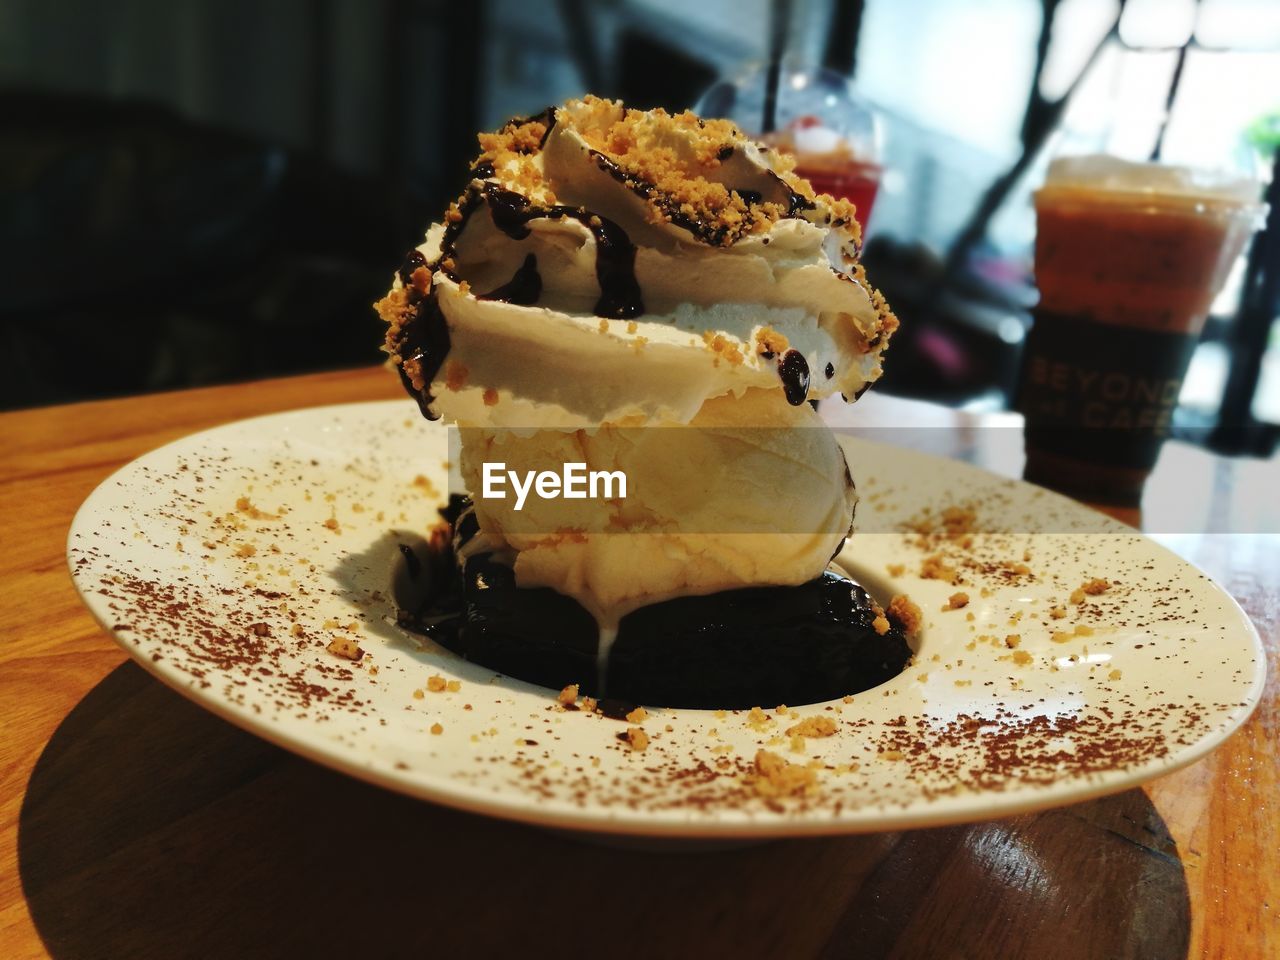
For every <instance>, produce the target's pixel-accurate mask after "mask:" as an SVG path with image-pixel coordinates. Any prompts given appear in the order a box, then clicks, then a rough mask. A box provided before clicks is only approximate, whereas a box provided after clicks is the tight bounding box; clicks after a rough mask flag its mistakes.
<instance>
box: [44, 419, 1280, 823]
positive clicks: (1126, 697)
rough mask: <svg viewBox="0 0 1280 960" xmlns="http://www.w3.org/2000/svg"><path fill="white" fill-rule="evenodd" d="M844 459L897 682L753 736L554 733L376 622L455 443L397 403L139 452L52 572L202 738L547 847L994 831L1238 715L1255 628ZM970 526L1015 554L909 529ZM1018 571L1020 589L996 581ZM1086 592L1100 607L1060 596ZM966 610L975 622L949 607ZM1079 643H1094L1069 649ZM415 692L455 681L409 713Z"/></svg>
mask: <svg viewBox="0 0 1280 960" xmlns="http://www.w3.org/2000/svg"><path fill="white" fill-rule="evenodd" d="M847 442H848V452H849V459H850V462H851V463H852V464H853V465H854V473H855V476H857V477H858V478H859V489H860V490H861V492H862V495H863V501H862V504H861V505H860V507H859V526H860V529H863V530H867V531H872V532H863V533H859V534H858V535H856V536H855V537H854V538H853V539H852V540H851V541H850V544H849V546H848V547H847V548H846V550H845V552H844V554H843V555H842V556H841V558H840V559H841V563H842V564H843V565H844V566H846V567H847V568H849V569H850V570H851V571H852V572H853V573H854V574H855V575H856V576H857V577H858V578H860V579H861V580H862V581H863V582H864V584H865V585H866V586H867V587H868V588H869V589H870V590H871V591H872V592H873V593H874V594H876V595H877V596H878V597H879V599H880V600H881V602H885V601H887V600H888V598H889V596H890V595H892V594H894V593H905V594H907V595H909V596H910V597H911V598H912V599H913V600H915V601H916V602H917V603H918V604H919V605H920V607H921V608H923V610H924V613H925V616H924V621H925V623H924V628H923V631H922V633H921V635H920V638H919V640H918V643H917V655H916V662H915V663H914V664H913V665H912V666H910V667H908V669H907V670H906V671H905V672H904V673H903V674H902V675H900V676H899V677H897V678H896V679H894V680H893V681H891V682H889V683H888V684H885V685H884V686H882V687H879V688H876V689H874V690H871V691H867V692H865V693H862V694H859V695H857V696H855V697H853V698H852V699H851V700H848V699H847V700H846V701H836V702H833V703H829V704H815V705H811V706H807V707H802V708H799V709H793V710H790V711H789V712H788V713H787V714H786V715H779V714H778V713H777V712H775V711H774V710H773V709H772V708H773V707H774V706H775V705H774V704H761V706H762V707H764V708H766V709H767V710H768V711H769V717H770V718H771V719H770V721H769V722H768V723H767V724H759V723H756V724H755V725H753V724H752V723H751V721H750V718H749V715H748V714H747V713H745V712H737V713H735V712H729V713H723V712H710V711H697V710H671V709H660V708H658V709H651V710H650V711H649V713H650V716H649V719H648V720H646V721H645V722H644V724H643V727H644V729H645V731H646V732H647V733H648V734H649V737H650V743H649V746H648V749H646V750H645V751H643V752H637V751H633V750H631V749H630V748H629V746H628V745H627V744H626V743H624V742H621V741H620V740H619V739H618V738H617V734H618V733H620V732H622V731H624V730H625V729H626V724H623V723H619V722H617V721H613V720H610V719H607V718H605V717H602V716H599V715H596V714H590V713H587V712H581V711H580V712H568V711H564V710H562V709H561V708H559V706H558V705H557V703H556V700H555V694H554V692H550V691H548V690H546V689H543V688H540V687H534V686H532V685H530V684H526V683H521V682H517V681H513V680H510V679H509V678H506V677H503V676H500V675H495V674H494V673H493V672H492V671H489V670H486V669H484V668H483V667H480V666H477V665H475V664H471V663H467V662H466V661H463V660H461V659H460V658H459V657H457V656H455V655H454V654H452V653H450V652H448V651H446V650H444V649H442V648H439V647H436V646H434V645H432V644H429V643H425V642H419V641H418V640H416V639H415V638H413V637H412V636H410V635H406V634H404V633H402V632H401V631H400V630H398V629H397V628H396V627H395V626H394V625H393V624H392V623H391V622H389V619H390V618H392V617H393V611H392V608H391V604H390V601H389V600H388V599H387V597H388V593H389V570H390V569H391V563H392V559H393V558H394V556H395V555H396V552H397V548H396V542H397V538H396V535H395V534H394V533H393V532H391V531H393V530H401V531H405V534H406V535H411V534H416V533H418V532H421V531H422V530H424V529H425V528H426V527H427V526H428V525H429V524H430V523H431V522H432V521H433V520H434V518H435V508H436V506H437V503H438V497H439V491H441V490H443V489H445V487H446V484H447V479H446V476H447V469H446V461H445V458H446V457H447V455H448V454H447V431H446V430H445V429H444V428H442V427H440V426H439V425H436V424H430V423H427V422H425V421H422V420H420V419H419V418H418V417H417V416H416V412H414V411H412V408H411V407H410V406H409V405H407V404H405V403H400V402H394V401H392V402H384V403H368V404H352V405H345V406H335V407H323V408H316V409H311V410H301V411H297V412H293V413H285V414H280V415H276V416H268V417H261V418H258V419H254V420H247V421H243V422H240V423H233V424H229V425H227V426H223V427H219V428H217V429H214V430H209V431H206V432H204V433H200V434H196V435H194V436H191V437H187V438H185V439H183V440H180V441H178V442H176V443H172V444H170V445H168V446H166V447H162V448H161V449H159V450H156V451H153V452H152V453H149V454H147V455H146V456H144V457H141V458H139V459H138V460H136V461H134V462H133V463H131V464H129V465H128V466H126V467H124V468H123V469H121V470H120V471H118V472H117V473H116V474H115V475H113V476H112V477H110V478H109V479H108V480H106V481H104V482H103V484H102V485H101V486H100V487H98V489H97V490H95V491H94V493H93V494H92V495H91V496H90V497H89V499H88V500H86V501H85V503H84V505H83V506H82V507H81V509H80V511H79V513H78V514H77V515H76V518H75V521H74V523H73V524H72V527H71V532H70V537H69V541H68V554H69V562H70V565H71V570H72V575H73V577H74V579H75V582H76V586H77V587H78V589H79V590H80V592H81V595H82V596H83V597H84V600H85V603H86V604H88V606H89V608H90V610H92V611H93V613H94V615H95V616H96V617H97V618H98V619H99V620H100V621H101V622H102V624H103V625H104V626H105V627H106V628H107V629H108V630H110V631H111V632H112V633H113V634H114V636H115V637H116V639H117V641H118V642H119V643H120V644H121V646H122V647H124V649H125V650H126V651H127V652H128V653H129V654H130V655H131V656H132V657H134V659H136V660H137V661H138V662H139V663H140V664H142V666H144V667H145V668H146V669H147V670H149V671H151V672H152V673H153V674H154V675H155V676H157V677H158V678H159V679H161V680H162V681H164V682H165V683H167V684H168V685H170V686H172V687H173V688H174V689H176V690H178V691H179V692H180V693H182V694H184V695H185V696H187V697H190V698H191V699H192V700H194V701H195V702H197V703H199V704H201V705H202V706H204V707H206V708H207V709H209V710H211V711H213V712H214V713H216V714H218V715H219V716H221V717H224V718H226V719H227V720H230V721H231V722H232V723H235V724H237V725H239V726H241V727H243V728H245V729H247V730H250V731H252V732H253V733H256V734H258V735H259V736H261V737H263V738H265V739H267V740H270V741H272V742H274V743H277V744H279V745H281V746H283V747H285V748H286V749H289V750H292V751H294V752H296V753H299V754H301V755H303V756H305V757H309V758H311V759H313V760H315V761H318V762H320V763H323V764H325V765H327V766H330V767H334V768H336V769H339V770H342V771H345V772H347V773H349V774H351V775H352V776H356V777H359V778H361V779H364V780H368V781H371V782H373V783H377V784H381V785H382V786H385V787H388V788H391V789H393V790H398V791H401V792H404V793H407V794H411V795H413V796H417V797H421V798H423V799H427V800H432V801H436V802H438V803H444V804H448V805H450V806H455V807H460V808H464V809H467V810H472V811H476V812H480V813H487V814H492V815H495V816H501V817H509V818H513V819H518V820H524V821H528V822H532V823H538V824H542V825H546V826H552V827H558V828H570V829H579V830H588V831H594V832H607V833H620V834H633V835H648V836H688V837H760V838H764V837H775V836H784V835H800V834H824V833H845V832H856V831H869V830H889V829H901V828H906V827H923V826H929V825H936V824H943V823H951V822H958V821H965V820H974V819H980V818H985V817H994V816H1005V815H1009V814H1013V813H1017V812H1022V811H1026V810H1031V809H1036V808H1042V807H1048V806H1053V805H1057V804H1064V803H1070V802H1074V801H1078V800H1082V799H1085V798H1087V797H1091V796H1096V795H1100V794H1104V793H1110V792H1114V791H1117V790H1121V789H1124V788H1127V787H1130V786H1132V785H1135V784H1138V783H1140V782H1142V781H1144V780H1148V779H1150V778H1152V777H1155V776H1158V775H1160V774H1162V773H1166V772H1168V771H1170V770H1173V769H1175V768H1177V767H1180V766H1183V765H1185V764H1187V763H1190V762H1191V761H1193V760H1195V759H1197V758H1199V757H1201V756H1203V755H1204V754H1205V753H1207V752H1208V751H1209V750H1210V749H1212V748H1213V747H1214V746H1216V745H1217V744H1219V743H1221V742H1222V740H1223V739H1225V738H1226V737H1227V735H1228V734H1230V733H1231V731H1232V730H1234V729H1235V728H1236V727H1238V726H1239V725H1240V724H1241V723H1242V722H1243V721H1244V719H1245V718H1246V717H1247V716H1248V714H1249V712H1250V710H1251V709H1252V708H1253V706H1254V705H1255V704H1256V702H1257V700H1258V697H1259V696H1260V694H1261V690H1262V683H1263V675H1264V667H1263V663H1264V660H1263V658H1262V648H1261V643H1260V641H1259V639H1258V636H1257V633H1256V631H1255V630H1254V629H1253V626H1252V625H1251V624H1250V623H1249V620H1248V618H1247V617H1246V616H1245V615H1244V613H1243V612H1242V611H1241V610H1240V608H1239V607H1238V606H1237V605H1236V604H1235V602H1234V601H1233V600H1232V599H1231V598H1230V597H1229V596H1228V595H1227V594H1226V593H1224V592H1223V591H1222V590H1221V589H1220V588H1219V587H1218V586H1216V585H1215V584H1214V583H1212V582H1211V581H1210V580H1209V579H1208V578H1207V577H1205V576H1203V575H1202V574H1201V573H1199V571H1197V570H1195V569H1194V568H1193V567H1191V566H1190V565H1188V564H1187V563H1185V562H1183V561H1182V560H1180V559H1178V558H1177V557H1176V556H1174V555H1173V554H1171V553H1169V552H1168V551H1167V550H1165V549H1164V548H1162V547H1160V546H1158V545H1156V544H1155V543H1153V542H1152V541H1150V540H1148V539H1146V538H1145V537H1142V536H1140V535H1137V534H1135V533H1133V532H1132V531H1130V530H1129V529H1128V528H1126V527H1122V526H1120V525H1119V524H1115V523H1112V522H1111V521H1109V520H1105V519H1104V518H1101V517H1100V516H1099V515H1098V514H1096V513H1094V512H1092V511H1089V510H1087V509H1085V508H1083V507H1080V506H1078V505H1076V504H1074V503H1073V502H1071V501H1069V500H1066V499H1065V498H1062V497H1059V496H1057V495H1055V494H1051V493H1048V492H1046V491H1043V490H1040V489H1038V488H1036V487H1032V486H1029V485H1027V484H1022V483H1017V482H1014V481H1010V480H1005V479H1001V478H998V477H995V476H993V475H991V474H989V473H986V472H984V471H981V470H977V469H975V468H972V467H969V466H966V465H963V464H959V463H956V462H953V461H947V460H940V459H938V458H934V457H929V456H925V455H922V454H919V453H912V452H907V451H903V450H899V449H895V448H893V447H889V446H885V445H882V444H874V443H869V442H867V441H865V440H856V439H848V440H847ZM415 480H416V482H415ZM242 498H244V499H242ZM238 503H239V505H238ZM246 504H248V506H246ZM963 504H976V510H977V514H978V518H979V522H980V523H981V524H983V525H984V526H985V525H989V524H992V523H999V524H1002V525H1003V527H1004V529H1005V530H1006V531H1011V532H1004V533H1000V534H980V535H978V536H977V538H976V541H975V543H974V544H973V545H972V546H971V547H970V548H969V549H967V550H966V549H964V548H962V546H961V545H960V544H959V543H958V542H953V541H943V540H940V539H939V538H938V537H936V536H934V537H933V538H932V539H931V541H930V542H929V543H926V544H920V543H918V542H917V541H918V540H919V536H918V535H917V534H914V533H910V532H903V530H902V525H903V524H904V523H905V522H906V521H908V520H910V519H911V518H915V517H918V516H920V515H921V514H922V511H924V510H926V509H930V510H932V511H933V512H934V516H936V515H937V513H938V512H939V511H940V510H941V509H942V508H944V507H947V506H954V505H963ZM1019 530H1021V531H1022V532H1019ZM875 531H879V532H875ZM1029 531H1037V532H1029ZM936 549H942V550H943V552H944V554H945V556H947V557H950V558H951V562H957V563H961V564H962V565H964V566H962V574H963V576H964V577H965V579H966V582H965V583H964V584H963V585H960V586H952V585H950V584H948V583H945V582H941V581H938V580H925V579H921V578H920V577H919V576H918V575H917V574H918V573H919V571H920V568H921V563H922V560H923V558H924V557H925V556H926V555H928V554H929V553H932V552H934V551H935V550H936ZM1024 557H1025V558H1026V560H1025V562H1026V564H1027V566H1028V568H1030V571H1031V574H1030V575H1019V574H1016V573H1012V572H1010V570H1009V568H1008V567H1007V566H1004V567H1002V566H1001V564H1003V563H1005V562H1006V561H1007V562H1008V563H1010V564H1015V565H1016V564H1017V563H1022V562H1024V560H1023V558H1024ZM898 564H901V565H903V567H904V569H899V568H898V567H897V565H898ZM891 571H892V572H891ZM1095 577H1103V578H1106V579H1107V580H1108V581H1109V582H1110V584H1111V585H1110V587H1109V588H1108V589H1107V590H1106V592H1104V593H1101V594H1098V595H1090V596H1087V597H1086V599H1085V602H1083V603H1080V604H1073V603H1071V601H1070V594H1071V593H1072V592H1073V591H1074V590H1076V588H1078V587H1079V586H1080V585H1081V584H1082V583H1084V582H1085V581H1087V580H1090V579H1092V578H1095ZM958 590H961V591H964V592H967V593H968V595H969V597H970V603H969V605H968V606H967V607H966V608H964V609H962V610H956V611H946V612H944V611H943V610H942V609H941V608H942V606H943V604H944V602H945V600H946V598H947V597H948V596H949V595H950V594H951V593H953V592H956V591H958ZM1055 605H1058V606H1061V607H1063V608H1064V609H1065V610H1066V616H1065V617H1063V618H1062V619H1053V618H1052V617H1051V615H1050V613H1049V610H1050V608H1051V607H1052V606H1055ZM969 614H972V615H973V619H972V620H970V619H968V615H969ZM348 624H355V625H356V629H355V630H354V631H348V630H347V629H346V627H347V625H348ZM1077 624H1083V625H1084V626H1085V627H1087V628H1089V629H1092V631H1093V633H1092V634H1091V635H1085V634H1080V635H1076V634H1074V628H1075V626H1076V625H1077ZM1055 633H1058V634H1063V633H1070V634H1072V636H1071V637H1070V638H1069V639H1066V638H1064V637H1062V636H1059V637H1058V639H1057V640H1055V639H1054V637H1053V635H1054V634H1055ZM335 635H344V636H354V637H356V638H357V640H358V643H359V645H360V646H361V648H363V649H364V650H365V651H367V653H366V656H365V657H364V659H363V660H362V661H361V662H360V663H358V664H356V663H352V662H351V661H348V660H344V659H341V658H339V657H337V656H335V655H334V654H332V653H329V652H328V651H327V649H326V647H327V645H328V642H329V640H330V639H331V638H332V637H333V636H335ZM1009 635H1017V641H1016V642H1017V647H1016V648H1010V647H1008V646H1007V645H1006V639H1005V638H1006V637H1008V636H1009ZM984 637H989V638H991V639H982V638H984ZM1010 642H1013V641H1010ZM433 675H439V676H441V677H443V678H445V680H457V681H459V682H460V684H461V686H460V688H459V689H458V690H457V691H456V692H450V691H448V690H446V691H443V692H430V691H427V690H426V687H427V680H428V678H429V677H431V676H433ZM418 691H421V693H419V692H418ZM811 715H823V716H827V717H830V718H831V719H833V720H835V721H836V722H837V727H838V732H837V733H836V734H835V735H834V736H829V737H825V738H821V739H806V740H804V741H803V745H804V748H805V749H804V752H803V753H796V752H792V749H791V738H790V737H788V736H786V735H785V733H784V731H785V729H786V728H788V727H790V726H792V725H793V724H795V723H796V722H797V720H796V719H795V718H796V717H797V716H798V717H807V716H811ZM435 724H439V725H440V729H441V732H439V733H432V728H433V725H435ZM140 735H141V736H145V731H141V732H140ZM762 747H763V748H765V749H768V750H770V751H772V752H775V753H777V754H779V755H781V756H782V757H784V758H786V759H787V760H789V761H792V762H797V763H811V762H812V763H815V764H817V765H818V766H820V767H821V769H818V770H817V784H816V787H815V788H813V789H812V791H811V792H810V793H808V794H806V795H801V796H796V797H790V798H786V799H784V800H782V801H778V800H771V799H769V798H766V797H764V796H762V795H761V792H760V790H759V789H758V787H757V785H756V784H754V783H753V782H752V771H753V761H754V758H755V756H756V752H757V750H759V749H761V748H762Z"/></svg>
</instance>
